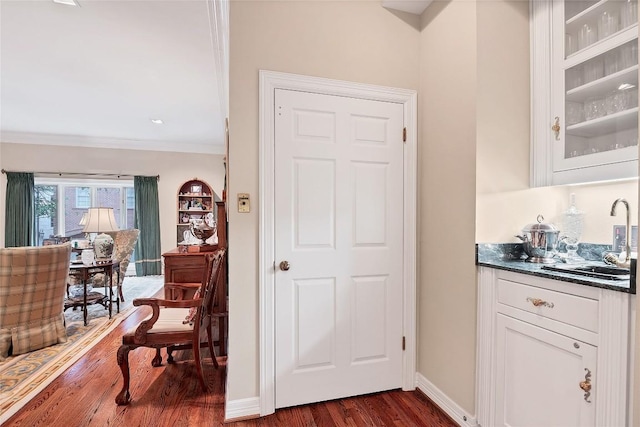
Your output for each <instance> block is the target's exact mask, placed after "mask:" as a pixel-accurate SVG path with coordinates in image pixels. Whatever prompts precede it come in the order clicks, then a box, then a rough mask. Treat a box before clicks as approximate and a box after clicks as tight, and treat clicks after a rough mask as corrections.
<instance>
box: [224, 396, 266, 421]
mask: <svg viewBox="0 0 640 427" xmlns="http://www.w3.org/2000/svg"><path fill="white" fill-rule="evenodd" d="M259 416H260V398H259V397H248V398H246V399H238V400H227V403H226V405H225V408H224V420H225V422H227V421H233V420H238V419H242V418H258V417H259Z"/></svg>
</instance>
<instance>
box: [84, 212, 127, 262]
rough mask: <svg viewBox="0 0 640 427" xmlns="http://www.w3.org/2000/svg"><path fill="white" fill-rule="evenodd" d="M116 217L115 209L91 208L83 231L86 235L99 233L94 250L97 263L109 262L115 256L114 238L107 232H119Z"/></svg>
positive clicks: (94, 242)
mask: <svg viewBox="0 0 640 427" xmlns="http://www.w3.org/2000/svg"><path fill="white" fill-rule="evenodd" d="M118 230H120V228H118V224H117V223H116V217H115V215H114V214H113V208H89V209H88V210H87V219H86V223H85V224H84V229H83V231H84V232H85V233H98V235H97V236H96V237H95V238H94V239H93V250H94V252H95V255H96V262H97V263H101V262H109V261H111V255H112V254H113V238H112V237H111V236H109V235H108V234H105V232H107V231H118Z"/></svg>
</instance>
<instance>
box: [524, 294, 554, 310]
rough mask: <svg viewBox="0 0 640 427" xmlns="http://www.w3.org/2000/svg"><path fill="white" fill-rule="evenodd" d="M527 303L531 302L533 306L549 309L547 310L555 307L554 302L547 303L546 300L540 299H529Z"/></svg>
mask: <svg viewBox="0 0 640 427" xmlns="http://www.w3.org/2000/svg"><path fill="white" fill-rule="evenodd" d="M527 302H530V303H531V304H533V305H534V306H536V307H540V306H542V307H547V308H553V307H554V305H553V303H552V302H547V301H545V300H542V299H540V298H531V297H527Z"/></svg>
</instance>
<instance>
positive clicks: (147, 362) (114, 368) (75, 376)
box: [3, 309, 457, 427]
mask: <svg viewBox="0 0 640 427" xmlns="http://www.w3.org/2000/svg"><path fill="white" fill-rule="evenodd" d="M146 313H147V311H146V310H144V309H142V310H138V312H136V313H134V314H132V315H131V316H129V318H128V319H126V320H125V321H124V322H122V324H121V325H119V326H118V327H117V328H116V329H115V330H113V331H112V332H111V333H110V334H109V335H107V336H106V337H105V338H104V339H103V340H102V341H101V342H100V343H99V344H98V345H96V346H95V347H94V348H92V349H91V350H90V351H89V352H87V354H86V355H85V356H84V357H82V358H81V359H80V360H79V361H78V362H76V363H75V364H74V365H73V366H71V367H70V368H69V369H68V370H67V371H66V372H65V373H63V374H62V375H60V376H59V377H58V378H56V379H55V380H54V381H53V382H52V383H51V384H49V386H47V387H46V388H45V389H44V390H43V391H42V392H41V393H39V394H38V395H37V396H36V397H35V398H34V399H33V400H31V401H30V402H29V403H27V405H25V406H24V407H23V408H22V409H20V411H18V412H17V413H16V414H15V415H14V416H13V417H11V419H9V420H8V421H7V422H6V423H5V424H3V426H65V427H73V426H172V427H181V426H221V425H227V426H238V427H245V426H246V427H253V426H318V427H323V426H433V427H450V426H451V427H454V426H457V424H456V423H454V422H453V421H452V420H451V419H450V418H448V417H447V416H446V415H445V414H444V413H443V412H442V411H441V410H440V409H438V408H437V407H436V406H435V405H434V404H433V403H432V402H431V401H430V400H429V399H428V398H427V397H426V396H425V395H424V394H422V393H421V392H419V391H414V392H403V391H400V390H394V391H389V392H383V393H375V394H370V395H366V396H359V397H353V398H347V399H340V400H334V401H329V402H323V403H318V404H313V405H304V406H298V407H293V408H286V409H280V410H278V411H276V413H275V414H273V415H270V416H267V417H263V418H257V419H250V420H243V421H237V422H232V423H227V424H225V423H224V398H225V391H224V384H225V371H226V369H225V367H226V361H225V360H224V358H220V362H221V366H220V369H218V370H215V369H214V368H213V365H212V364H211V363H210V361H209V362H208V363H206V364H205V374H206V376H207V379H208V383H209V389H210V391H209V393H204V392H203V391H202V388H201V386H200V384H199V382H198V380H197V374H196V371H195V366H194V364H193V363H191V362H190V361H188V360H180V359H179V357H180V355H179V354H178V353H176V359H177V360H178V363H176V364H173V365H167V364H166V363H164V364H163V366H162V367H159V368H153V367H151V359H152V358H153V356H154V351H153V350H151V349H144V348H141V349H138V350H135V351H132V352H131V353H130V356H129V357H130V362H131V395H132V402H131V404H129V405H128V406H117V405H116V404H115V401H114V399H115V396H116V394H117V393H118V392H119V391H120V389H121V387H122V378H121V373H120V369H119V368H118V365H117V363H116V350H117V349H118V347H119V345H120V339H121V336H122V334H123V332H124V331H125V330H128V329H129V328H130V327H132V326H133V325H135V324H137V323H138V322H139V321H140V319H141V318H142V317H144V315H145V314H146ZM163 354H164V352H163ZM182 356H183V357H185V358H186V357H187V356H188V355H187V354H182ZM165 361H166V358H165Z"/></svg>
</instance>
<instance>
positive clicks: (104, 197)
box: [35, 177, 135, 245]
mask: <svg viewBox="0 0 640 427" xmlns="http://www.w3.org/2000/svg"><path fill="white" fill-rule="evenodd" d="M35 184H36V185H35V198H36V200H35V212H36V215H35V216H36V218H35V221H36V227H37V232H38V242H37V244H38V245H42V243H43V240H44V239H49V238H51V237H53V236H62V237H69V238H71V239H84V237H85V235H84V232H83V231H82V228H83V226H82V225H80V220H81V219H82V215H83V214H84V213H85V212H87V209H88V208H90V207H109V208H113V213H114V215H115V217H116V221H117V223H118V227H120V229H127V228H133V220H134V217H135V215H134V209H135V193H134V191H133V182H131V181H108V180H82V182H78V180H62V179H59V178H58V179H46V178H37V177H36V179H35Z"/></svg>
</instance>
